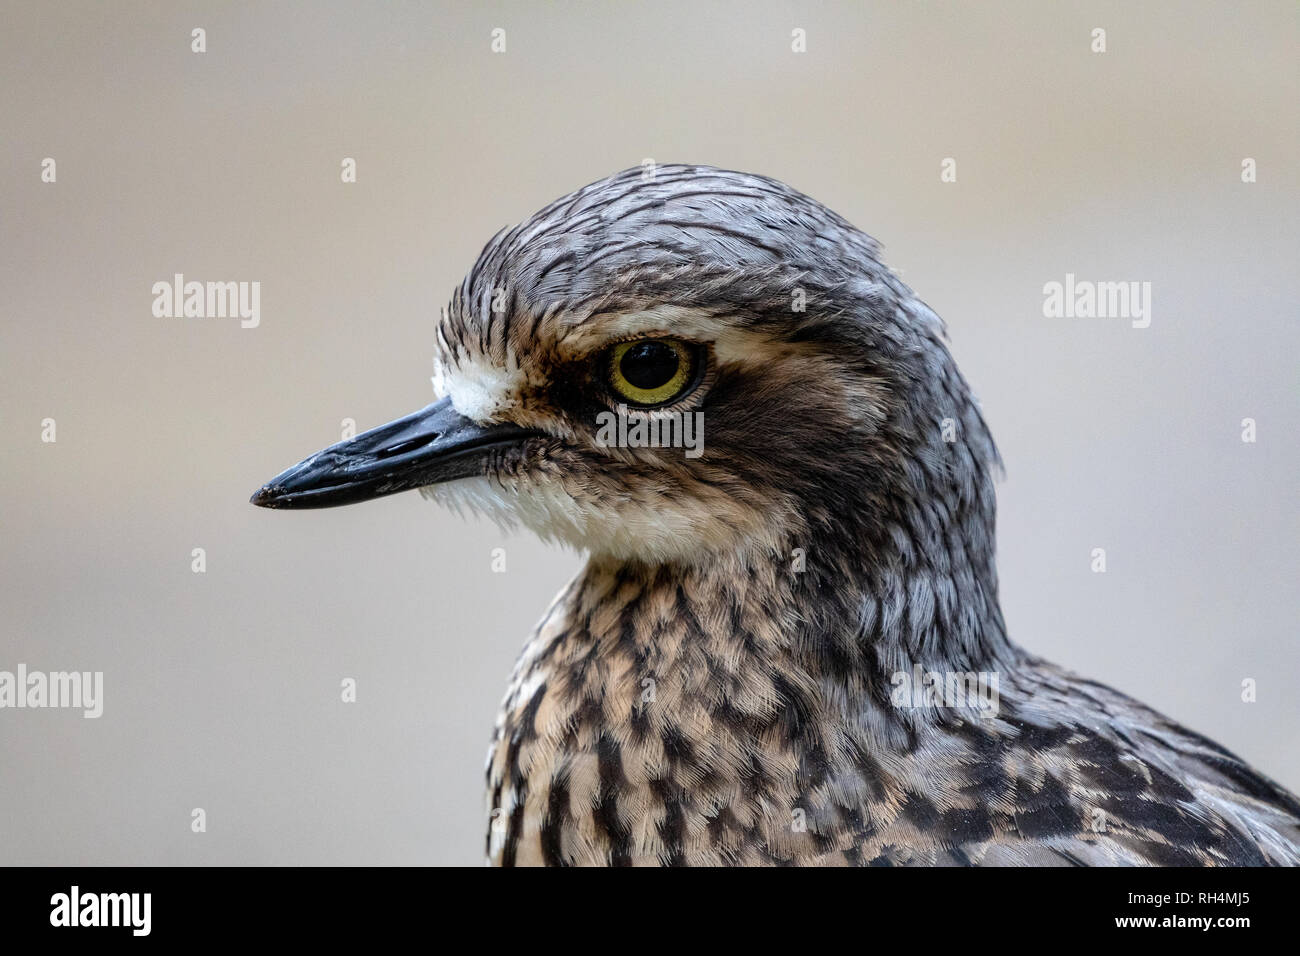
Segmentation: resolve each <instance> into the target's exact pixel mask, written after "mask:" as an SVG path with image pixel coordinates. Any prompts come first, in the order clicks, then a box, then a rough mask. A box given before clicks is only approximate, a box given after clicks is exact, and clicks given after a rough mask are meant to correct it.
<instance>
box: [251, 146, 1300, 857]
mask: <svg viewBox="0 0 1300 956" xmlns="http://www.w3.org/2000/svg"><path fill="white" fill-rule="evenodd" d="M435 339H436V346H435V359H434V363H435V369H436V372H435V375H434V386H435V398H436V401H435V402H434V403H433V404H431V405H429V406H427V407H426V408H424V409H421V410H420V411H418V412H415V413H414V414H411V415H408V416H406V417H404V418H400V419H398V420H396V421H394V422H392V423H390V424H388V425H383V426H380V427H379V428H376V429H373V430H371V431H368V432H366V433H364V434H362V435H359V436H357V437H355V438H352V439H349V440H347V441H344V442H340V443H338V444H336V445H333V446H331V447H329V448H326V449H324V450H323V451H320V452H318V453H316V454H315V455H312V456H311V457H309V458H307V459H306V460H304V461H303V462H301V463H300V464H298V465H295V466H293V467H292V468H290V469H288V470H286V471H285V472H283V473H282V474H280V475H279V476H277V477H276V478H274V479H272V480H271V481H270V482H268V483H266V484H265V485H263V486H262V487H261V488H260V489H259V490H258V491H257V492H256V494H254V496H253V498H252V502H253V503H254V504H256V505H259V506H264V507H268V508H279V509H309V508H318V507H331V506H335V505H343V504H349V503H353V502H358V501H365V500H370V499H374V498H377V497H380V496H384V495H389V494H394V493H397V492H402V491H406V490H410V489H419V490H420V492H421V494H422V495H424V496H425V497H428V498H431V499H433V500H434V501H437V502H440V503H443V504H445V505H448V506H450V507H452V508H455V509H459V510H468V511H471V512H474V513H477V514H482V515H487V516H489V517H491V518H493V519H495V520H497V521H499V522H501V523H502V524H504V525H506V526H517V525H523V526H524V527H526V528H528V529H530V530H531V531H533V532H535V533H536V534H538V535H539V536H540V537H541V538H542V539H543V540H546V541H550V542H556V543H559V544H561V545H565V546H568V547H572V548H574V549H576V550H578V551H579V552H581V553H582V554H584V555H585V564H584V566H583V567H582V569H581V570H580V571H579V572H578V573H577V575H576V576H575V577H574V578H573V580H571V581H570V582H569V583H568V585H567V586H565V587H564V589H563V590H562V591H561V592H560V594H559V595H558V596H557V597H556V598H555V600H554V601H553V603H552V604H551V605H550V607H549V608H548V609H547V610H546V611H545V614H544V616H543V617H542V619H541V621H540V623H539V624H538V625H537V627H536V628H535V630H534V631H533V633H532V635H531V637H529V638H528V640H527V642H526V644H525V645H524V648H523V650H522V653H521V654H520V656H519V658H518V660H517V662H516V664H515V666H514V669H513V672H512V675H511V677H510V680H509V684H508V689H507V691H506V694H505V697H504V700H503V702H502V705H501V710H500V714H499V717H498V719H497V721H496V725H495V728H494V731H493V734H492V737H491V743H490V747H489V753H488V760H487V769H486V783H487V799H486V818H487V822H486V830H487V835H486V841H485V851H486V856H487V859H488V862H489V863H492V864H496V865H503V866H512V865H514V866H524V865H552V866H577V865H591V866H622V865H652V866H653V865H660V866H678V865H685V866H767V865H772V866H776V865H796V866H830V865H876V866H951V865H962V866H976V865H979V866H1017V865H1030V866H1047V865H1062V866H1111V865H1134V866H1218V865H1228V866H1241V865H1252V866H1254V865H1260V866H1263V865H1296V864H1297V863H1298V862H1300V802H1297V799H1296V797H1295V796H1294V795H1293V794H1292V793H1289V792H1287V791H1286V790H1285V789H1283V788H1282V787H1281V786H1280V785H1278V784H1277V783H1275V782H1273V781H1272V780H1271V779H1269V778H1268V777H1266V776H1264V775H1263V774H1261V773H1259V772H1257V771H1256V770H1254V769H1252V768H1251V767H1250V766H1248V765H1247V764H1246V763H1244V762H1243V761H1242V760H1241V759H1239V758H1238V757H1236V756H1234V755H1233V754H1232V753H1230V752H1228V751H1227V750H1225V749H1224V748H1223V747H1221V746H1219V745H1218V744H1216V743H1214V742H1213V741H1211V740H1209V739H1207V738H1206V737H1203V736H1201V735H1200V734H1198V733H1195V732H1193V731H1191V730H1188V729H1186V728H1184V727H1182V726H1180V725H1179V724H1177V723H1175V722H1174V721H1173V720H1171V719H1169V718H1167V717H1165V716H1163V715H1161V714H1159V713H1157V712H1156V711H1155V710H1152V709H1151V708H1149V707H1147V706H1145V705H1144V704H1142V703H1140V702H1139V701H1137V700H1134V699H1132V698H1131V697H1128V696H1126V695H1125V694H1123V693H1120V692H1119V691H1116V690H1113V689H1111V688H1110V687H1107V686H1105V685H1103V684H1100V683H1096V682H1094V681H1092V680H1088V679H1085V678H1083V677H1080V676H1077V675H1075V674H1073V673H1071V672H1069V671H1067V670H1065V669H1063V668H1061V667H1059V666H1057V665H1055V664H1052V663H1050V662H1048V661H1046V660H1043V659H1040V658H1038V657H1036V656H1035V655H1033V654H1031V653H1030V652H1029V651H1027V650H1025V649H1023V648H1022V647H1021V646H1020V645H1018V644H1016V643H1013V641H1012V640H1011V638H1010V636H1009V635H1008V633H1007V628H1006V625H1005V623H1004V619H1003V615H1002V612H1001V610H1000V606H999V599H998V574H997V566H996V561H995V553H994V552H995V536H994V532H995V507H996V500H995V491H994V482H995V480H996V479H998V478H999V477H1000V476H1001V474H1002V463H1001V460H1000V458H999V454H998V451H997V448H996V446H995V444H994V441H993V438H992V436H991V433H990V430H989V428H988V426H987V424H986V422H985V418H984V414H983V412H982V411H981V408H980V405H979V404H978V402H977V401H976V399H975V397H974V395H973V393H972V390H971V388H970V387H969V385H968V384H967V381H966V379H965V378H964V377H963V375H962V374H961V372H960V371H959V370H958V368H957V365H956V364H955V362H954V360H953V358H952V355H951V353H950V351H949V348H948V344H947V342H948V332H947V329H946V326H945V325H944V323H943V322H942V320H941V319H940V318H939V317H938V316H937V315H936V314H935V312H934V311H933V310H931V309H930V308H929V307H928V306H926V305H925V304H924V303H923V302H922V301H921V300H920V299H919V298H917V296H916V294H915V293H914V292H913V291H912V290H911V289H910V288H909V287H908V286H907V285H906V284H904V282H903V281H902V280H901V278H900V277H899V275H898V274H897V273H895V272H894V271H892V270H891V269H889V268H888V267H887V266H885V265H884V264H883V261H882V253H881V247H880V245H879V244H878V243H877V242H876V241H875V240H874V239H872V238H871V237H870V236H868V235H867V234H866V233H864V232H862V231H861V230H859V229H858V228H856V227H855V226H853V225H851V224H850V223H849V222H848V221H846V220H845V219H844V218H842V217H841V216H839V215H837V214H836V213H834V212H832V211H831V210H830V209H828V208H827V207H825V206H823V205H822V204H821V203H819V202H817V201H816V200H814V199H811V198H809V197H808V196H805V195H804V194H802V193H800V192H798V191H796V190H795V189H793V188H791V187H789V186H787V185H785V184H783V183H781V182H779V181H777V180H774V179H770V178H766V177H764V176H759V175H754V174H748V173H742V172H736V171H730V170H724V169H718V168H714V167H711V166H703V165H689V164H683V165H675V164H674V165H658V166H654V167H653V168H650V167H647V166H642V167H634V168H632V169H629V170H625V171H623V172H621V173H617V174H615V175H613V176H610V177H608V178H606V179H603V180H600V181H598V182H595V183H592V184H591V185H588V186H586V187H584V188H581V189H578V190H577V191H575V192H573V193H571V194H569V195H567V196H565V197H563V198H561V199H558V200H556V201H555V202H553V203H551V204H550V205H548V206H546V207H545V208H543V209H541V210H540V211H539V212H537V213H536V214H535V215H533V216H532V217H531V218H529V219H527V220H525V221H523V222H522V223H520V224H518V225H515V226H513V227H511V228H507V229H503V230H502V231H501V232H499V233H498V234H497V235H496V236H495V237H494V238H493V239H492V240H491V241H490V242H488V244H487V245H486V247H485V248H484V250H483V252H482V253H481V255H480V256H479V258H478V260H477V262H476V263H475V265H474V266H473V268H472V269H471V270H470V271H469V273H468V274H467V275H466V277H465V278H464V280H463V281H462V283H461V284H460V285H459V287H457V288H456V289H455V290H454V292H453V294H452V297H451V301H450V304H449V305H448V306H447V307H446V308H445V309H444V310H443V311H442V313H441V315H440V317H439V319H438V321H437V323H436V336H435ZM610 416H618V417H619V418H620V420H622V421H624V422H625V423H631V426H638V423H639V426H638V427H639V428H640V429H641V432H645V430H646V427H647V423H654V424H655V427H657V428H659V427H662V428H663V430H664V432H665V433H666V434H667V435H668V438H669V439H673V438H678V439H680V437H681V435H682V434H685V427H686V424H687V423H696V428H697V430H696V433H695V437H696V438H697V439H698V440H697V441H696V442H695V444H694V447H684V442H683V441H680V440H679V441H666V442H654V441H646V440H641V441H635V440H633V438H634V437H635V436H636V435H637V434H640V433H638V432H636V431H635V429H634V428H633V427H629V428H628V429H627V430H626V434H624V433H623V432H617V433H616V440H614V441H610V440H609V433H606V434H605V435H604V436H603V438H602V434H601V429H600V428H599V427H598V423H599V422H602V421H603V422H604V423H605V424H608V423H609V421H610V420H611V418H610ZM674 429H676V430H674ZM618 436H623V437H622V438H619V437H618ZM641 437H642V438H643V439H644V437H645V436H644V435H641Z"/></svg>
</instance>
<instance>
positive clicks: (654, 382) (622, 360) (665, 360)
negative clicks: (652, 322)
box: [609, 339, 695, 405]
mask: <svg viewBox="0 0 1300 956" xmlns="http://www.w3.org/2000/svg"><path fill="white" fill-rule="evenodd" d="M692 360H693V355H692V353H691V350H690V348H688V347H687V345H686V343H684V342H679V341H677V340H676V339H633V340H632V341H630V342H620V343H619V344H618V345H615V346H614V349H613V351H612V353H611V354H610V361H609V384H610V387H611V388H612V389H613V390H614V392H615V394H617V395H619V396H620V397H622V398H625V399H627V400H628V401H629V402H632V403H634V404H637V405H662V404H663V403H664V402H668V401H671V400H672V399H674V398H676V397H677V395H678V393H680V392H681V391H682V390H683V389H685V388H686V387H687V386H688V385H690V384H691V381H692V379H693V378H694V372H695V369H694V368H693V361H692Z"/></svg>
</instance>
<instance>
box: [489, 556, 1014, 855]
mask: <svg viewBox="0 0 1300 956" xmlns="http://www.w3.org/2000/svg"><path fill="white" fill-rule="evenodd" d="M965 591H970V592H971V593H963V592H965ZM979 591H980V588H979V587H978V586H977V585H976V584H975V578H974V577H973V576H971V575H970V574H964V575H958V576H953V577H949V578H942V579H940V578H937V577H935V575H934V574H933V573H929V574H926V573H922V572H921V571H919V570H916V571H914V572H913V573H910V574H909V573H904V572H903V571H902V570H901V569H897V568H895V569H890V568H888V567H879V566H877V567H875V568H868V567H858V568H857V569H855V570H850V566H849V564H848V563H846V562H845V561H844V560H842V559H836V560H835V561H833V562H830V563H828V564H827V565H824V566H819V565H818V564H817V562H816V561H815V560H811V559H810V558H809V557H808V556H806V555H798V554H796V555H793V556H790V557H786V556H782V557H780V558H777V557H775V556H773V557H771V558H770V559H766V560H764V559H755V558H754V557H753V556H739V555H737V556H725V555H723V556H719V557H718V559H717V560H715V561H711V562H708V563H704V564H697V565H691V566H676V565H659V566H642V565H634V564H620V563H615V562H604V561H599V560H593V561H592V562H591V563H589V564H588V565H587V567H586V568H584V569H583V570H582V571H581V572H580V573H579V574H578V576H577V577H576V578H575V579H574V580H573V581H572V582H571V583H570V584H569V585H568V587H567V588H566V589H565V590H564V591H563V592H561V594H560V595H559V596H558V597H557V598H556V600H555V601H554V603H553V604H552V606H551V607H550V609H549V610H548V611H547V613H546V615H545V617H544V618H543V620H542V622H541V624H540V625H539V626H538V629H537V631H536V632H535V634H534V635H533V637H532V639H531V640H530V641H529V643H528V644H527V646H526V647H525V649H524V651H523V653H522V655H521V657H520V659H519V661H518V663H517V664H516V667H515V671H514V674H513V676H512V679H511V682H510V687H509V690H508V692H507V694H506V697H505V700H504V702H503V706H502V711H501V714H500V717H499V719H498V723H497V727H496V732H495V734H494V739H493V743H492V747H491V751H490V753H489V766H488V790H489V809H490V813H491V817H492V820H491V825H490V828H489V837H488V850H489V856H490V857H492V858H495V859H496V860H497V861H498V862H503V863H507V864H509V863H525V862H539V861H540V862H546V861H547V860H546V852H547V839H548V837H547V833H548V832H550V833H551V836H550V839H552V840H553V841H554V840H560V839H561V838H562V839H563V840H564V841H566V845H568V844H570V843H572V842H573V841H575V840H576V841H578V842H581V841H583V840H585V839H588V838H590V839H591V840H596V841H598V842H599V841H600V840H603V841H604V843H605V844H607V845H609V846H635V845H651V844H654V843H655V838H654V837H653V835H642V836H643V837H644V839H640V838H638V837H637V835H636V834H629V833H623V832H621V830H620V828H623V827H625V824H624V823H623V822H622V821H623V820H624V817H625V816H626V815H627V812H626V805H623V807H622V809H621V810H616V809H615V805H617V804H618V803H619V801H627V800H630V801H633V802H634V803H635V802H636V801H638V800H646V801H650V802H653V803H655V804H657V805H659V806H664V807H669V806H673V805H678V804H680V803H681V802H682V801H681V800H676V799H673V798H672V797H670V796H668V795H667V794H666V791H667V790H671V789H672V788H677V787H682V786H684V785H687V784H688V783H691V784H693V785H696V786H699V787H701V788H703V789H704V790H706V791H709V792H713V793H718V794H721V795H725V794H727V793H729V792H732V791H734V792H736V793H740V792H743V791H746V790H747V789H753V788H756V787H757V788H760V789H764V788H768V789H770V788H771V787H772V786H773V785H774V784H773V781H783V780H785V781H792V783H791V786H792V787H795V786H797V787H799V788H806V787H807V786H809V785H810V784H811V783H812V782H814V781H816V780H817V779H818V778H822V777H825V776H826V775H828V774H834V773H835V772H836V771H835V767H836V763H837V760H838V759H839V755H837V754H836V752H835V751H836V747H837V744H836V741H837V740H838V739H839V738H840V736H841V735H840V734H838V733H837V730H838V728H840V727H842V726H843V725H844V724H846V723H848V724H852V725H854V726H855V727H856V728H857V729H858V730H859V731H861V732H862V733H865V734H866V735H867V736H868V737H869V738H870V739H872V740H873V741H875V743H876V745H877V746H878V747H879V748H881V749H888V748H891V747H897V748H900V749H906V748H909V747H912V746H914V744H915V741H916V738H917V735H918V734H921V733H924V729H925V727H926V726H927V725H928V724H931V723H934V722H943V721H950V720H953V719H963V718H969V717H970V716H972V715H971V711H972V710H978V709H979V708H980V707H981V706H986V705H987V701H988V698H987V695H985V696H984V697H983V698H980V699H976V700H963V701H959V702H956V703H955V704H953V702H951V701H946V700H944V699H942V698H941V699H938V700H936V699H935V697H934V695H933V693H921V694H919V695H918V694H917V693H916V691H917V688H915V687H914V686H912V685H914V684H915V683H916V682H917V681H918V680H920V681H921V682H923V683H924V682H925V680H926V675H939V680H940V682H942V681H943V679H944V678H945V677H946V676H947V675H951V674H957V673H959V674H962V675H963V676H968V675H970V674H977V675H978V674H979V673H981V672H984V673H990V672H991V673H993V674H996V673H997V672H998V670H999V669H1000V667H1001V666H1002V665H1001V663H1000V662H1003V661H1005V660H1008V659H1009V658H1010V655H1011V653H1012V651H1011V648H1010V645H1009V644H1007V642H1006V638H1005V636H1004V634H1003V630H1002V621H1001V616H1000V613H999V612H998V610H997V603H996V594H984V593H977V592H979ZM902 683H906V684H907V685H908V686H907V693H906V696H905V697H904V696H903V695H901V694H900V688H901V684H902ZM965 686H970V685H969V684H966V685H965ZM976 686H978V682H977V684H976ZM985 687H986V688H987V684H986V685H985ZM995 688H996V685H995ZM950 705H951V706H950ZM976 716H978V715H976ZM543 794H544V796H543ZM719 799H723V800H726V799H727V798H726V797H725V796H721V797H719ZM791 799H793V797H791ZM602 801H610V802H611V809H610V811H609V814H608V816H607V817H606V818H605V819H604V820H603V822H602V820H601V818H600V813H599V808H600V807H601V806H604V805H605V804H604V803H602ZM575 804H576V805H582V806H593V807H596V808H597V812H596V813H595V814H594V815H593V814H580V815H578V816H575V817H574V820H573V823H572V826H573V827H576V828H578V830H577V831H575V830H573V829H572V828H569V829H565V827H563V826H560V825H559V824H558V823H556V815H557V814H561V815H562V811H561V805H563V806H571V805H575ZM732 805H735V806H738V805H740V803H735V804H732ZM548 814H549V816H548ZM632 817H634V818H635V817H636V815H635V814H633V815H632ZM547 821H549V823H548V822H547ZM669 822H671V821H669ZM657 825H664V820H662V819H660V820H659V822H658V824H657ZM547 826H550V827H551V830H550V831H548V830H547ZM582 827H594V828H595V830H594V831H593V833H591V834H583V833H582V832H580V831H581V828H582ZM596 831H599V832H596ZM670 842H671V841H670ZM551 850H552V851H554V852H555V853H559V850H558V848H557V846H552V847H551ZM536 854H541V855H542V858H541V859H540V860H538V859H530V856H535V855H536ZM551 862H554V860H551Z"/></svg>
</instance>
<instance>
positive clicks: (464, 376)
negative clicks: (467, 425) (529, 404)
mask: <svg viewBox="0 0 1300 956" xmlns="http://www.w3.org/2000/svg"><path fill="white" fill-rule="evenodd" d="M456 358H457V361H456V362H455V363H454V364H448V363H445V362H443V361H441V360H440V359H437V358H435V360H434V375H433V390H434V393H435V394H436V395H437V396H438V398H450V399H451V404H452V405H454V406H455V408H456V411H458V412H460V413H461V414H462V415H464V416H465V417H466V418H468V419H471V420H472V421H475V422H477V423H478V424H480V425H483V424H487V423H488V422H492V421H499V420H500V419H501V417H502V415H503V414H504V413H506V412H507V411H509V410H510V409H511V408H514V407H515V406H516V405H517V404H518V403H519V395H520V394H521V393H522V392H523V390H524V388H525V386H526V385H527V384H528V377H527V375H525V373H524V371H523V370H522V369H521V368H520V367H519V362H518V360H517V359H516V358H515V355H514V352H513V351H509V352H507V353H506V364H505V365H504V366H502V365H499V364H497V363H496V362H494V361H493V360H492V359H491V358H489V357H488V356H485V355H479V354H474V355H471V354H469V353H468V352H467V351H465V350H464V349H459V350H458V351H457V355H456Z"/></svg>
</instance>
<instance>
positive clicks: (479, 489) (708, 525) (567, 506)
mask: <svg viewBox="0 0 1300 956" xmlns="http://www.w3.org/2000/svg"><path fill="white" fill-rule="evenodd" d="M420 494H421V495H422V496H423V497H425V498H427V499H428V500H430V501H433V502H436V503H437V504H440V505H444V506H446V507H447V508H449V509H451V510H452V511H453V512H455V513H456V514H458V515H460V516H462V517H467V516H470V515H473V516H476V517H482V518H489V519H491V520H492V521H493V522H494V523H495V524H496V525H497V526H498V527H499V528H501V529H502V530H504V531H513V530H515V529H516V528H518V527H520V526H523V527H525V528H527V529H528V530H529V531H531V532H533V533H534V534H535V535H537V536H538V537H539V538H541V539H542V540H543V541H545V542H548V543H555V544H560V545H562V546H566V547H570V548H573V549H574V550H575V551H585V552H588V553H590V554H591V556H592V557H593V558H596V559H601V560H610V561H615V562H620V563H624V562H633V563H637V564H697V563H702V562H709V561H713V560H715V558H716V555H717V554H718V553H719V552H721V551H730V552H733V553H734V552H735V551H736V550H739V549H740V548H742V547H743V544H744V542H742V541H741V540H739V539H737V538H736V536H735V531H734V528H731V527H730V526H725V525H723V524H722V523H719V522H711V521H709V516H707V515H704V514H692V513H690V512H689V511H687V510H677V509H673V508H663V507H659V508H648V507H647V508H636V507H633V506H631V505H630V504H629V503H628V502H626V501H623V502H621V503H619V504H618V505H617V507H614V506H612V505H606V506H602V505H600V504H597V503H592V502H584V501H579V500H577V499H575V498H573V497H572V496H570V495H569V494H567V493H566V492H564V491H563V490H562V489H559V488H556V487H554V486H553V485H549V484H542V483H540V482H538V483H534V482H529V481H525V480H519V479H514V478H507V479H502V478H499V477H496V476H493V477H482V476H476V477H472V478H461V479H458V480H456V481H449V482H445V483H442V484H436V485H427V486H425V487H423V488H421V489H420Z"/></svg>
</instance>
